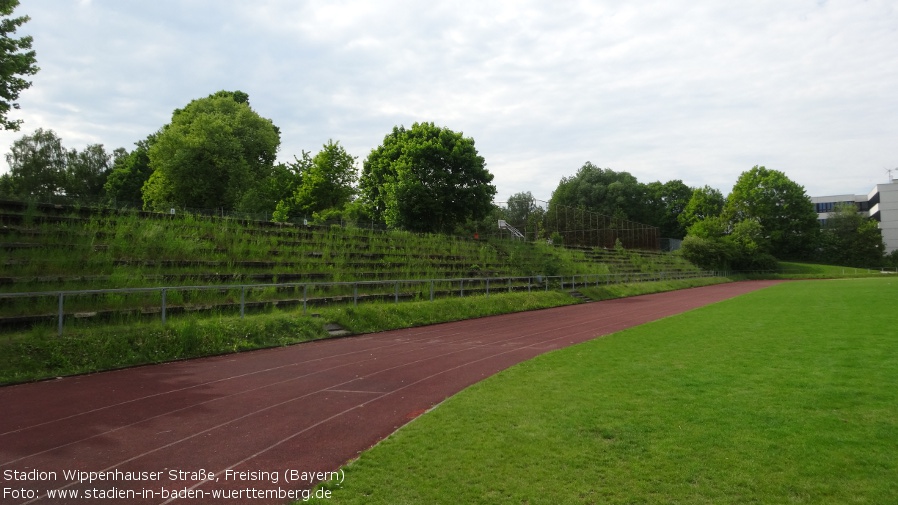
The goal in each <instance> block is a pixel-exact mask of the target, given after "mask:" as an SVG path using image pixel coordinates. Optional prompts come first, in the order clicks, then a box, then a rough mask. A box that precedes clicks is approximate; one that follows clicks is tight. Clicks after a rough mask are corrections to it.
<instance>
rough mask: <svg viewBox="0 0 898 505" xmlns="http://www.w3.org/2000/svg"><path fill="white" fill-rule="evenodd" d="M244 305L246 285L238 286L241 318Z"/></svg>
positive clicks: (241, 317)
mask: <svg viewBox="0 0 898 505" xmlns="http://www.w3.org/2000/svg"><path fill="white" fill-rule="evenodd" d="M245 305H246V286H240V319H243V307H244V306H245Z"/></svg>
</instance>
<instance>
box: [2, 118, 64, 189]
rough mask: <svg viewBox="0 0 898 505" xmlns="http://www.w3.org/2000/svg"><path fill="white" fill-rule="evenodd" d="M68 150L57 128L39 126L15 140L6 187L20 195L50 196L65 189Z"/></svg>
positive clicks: (9, 155) (8, 157)
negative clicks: (54, 129) (56, 130)
mask: <svg viewBox="0 0 898 505" xmlns="http://www.w3.org/2000/svg"><path fill="white" fill-rule="evenodd" d="M67 157H68V153H67V151H66V149H65V148H64V147H63V146H62V139H60V138H59V136H57V135H56V132H54V131H53V130H44V129H42V128H38V129H37V130H35V132H34V133H33V134H31V135H23V136H22V138H20V139H18V140H16V141H14V142H13V144H12V146H11V147H10V152H9V153H8V154H7V155H6V163H7V164H8V165H9V182H8V183H7V185H8V188H7V189H6V191H8V192H10V193H11V194H12V195H14V196H17V197H19V198H49V197H52V196H56V195H60V194H63V193H64V192H65V186H66V161H67Z"/></svg>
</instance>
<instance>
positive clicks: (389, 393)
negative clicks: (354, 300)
mask: <svg viewBox="0 0 898 505" xmlns="http://www.w3.org/2000/svg"><path fill="white" fill-rule="evenodd" d="M656 313H664V311H662V312H656ZM609 326H611V325H609ZM550 331H554V330H550ZM587 331H588V330H584V331H583V332H581V333H577V334H576V335H577V336H579V335H581V334H583V333H587ZM564 338H571V335H570V334H565V335H562V336H559V337H555V338H553V339H549V340H541V341H540V342H537V343H534V344H530V345H524V346H520V347H516V348H514V349H509V350H507V351H504V352H498V353H494V354H491V355H489V356H485V357H482V358H479V359H475V360H472V361H468V362H465V363H463V364H460V365H457V366H454V367H452V368H448V369H445V370H441V371H439V372H437V373H434V374H431V375H428V376H426V377H423V378H421V379H418V380H416V381H414V382H410V383H409V384H406V385H404V386H401V387H399V388H396V389H394V390H392V391H389V392H386V393H383V394H381V395H379V396H377V397H376V398H371V399H369V400H366V401H364V402H362V403H359V404H357V405H354V406H352V407H350V408H348V409H346V410H343V411H342V412H338V413H337V414H334V415H332V416H330V417H328V418H326V419H322V420H321V421H318V422H317V423H315V424H312V425H310V426H307V427H305V428H303V429H302V430H299V431H297V432H295V433H293V434H291V435H290V436H288V437H285V438H282V439H281V440H279V441H277V442H275V443H273V444H271V445H269V446H268V447H265V448H264V449H262V450H260V451H258V452H256V453H255V454H252V455H250V456H248V457H246V458H244V459H242V460H240V461H238V462H236V463H233V464H232V465H230V466H228V467H226V468H222V469H221V470H219V471H218V472H214V473H215V475H219V474H224V472H225V471H227V470H232V469H234V468H235V467H237V466H239V465H241V464H243V463H246V462H247V461H250V460H252V459H255V458H257V457H259V456H261V455H262V454H264V453H266V452H268V451H270V450H272V449H274V448H275V447H278V446H280V445H282V444H283V443H285V442H288V441H290V440H292V439H294V438H296V437H298V436H299V435H302V434H303V433H305V432H307V431H309V430H312V429H314V428H317V427H318V426H321V425H323V424H325V423H327V422H329V421H331V420H333V419H336V418H338V417H341V416H343V415H345V414H347V413H349V412H352V411H354V410H357V409H360V408H363V407H365V406H366V405H368V404H370V403H373V402H375V401H377V400H380V399H382V398H386V397H387V396H390V395H393V394H396V393H398V392H400V391H402V390H405V389H408V388H410V387H412V386H414V385H417V384H420V383H422V382H424V381H427V380H430V379H433V378H434V377H437V376H439V375H443V374H446V373H449V372H453V371H455V370H458V369H461V368H464V367H466V366H470V365H473V364H474V363H479V362H481V361H486V360H489V359H493V358H496V357H498V356H502V355H503V354H509V353H513V352H516V351H520V350H523V349H527V348H530V347H533V346H535V345H537V344H543V343H545V342H551V341H555V340H561V339H564ZM475 348H476V347H475ZM377 373H380V372H377ZM207 482H208V481H200V482H197V483H196V484H194V485H193V486H191V487H189V488H187V489H188V490H191V491H192V490H194V489H196V488H198V487H200V486H202V485H203V484H206V483H207ZM176 499H177V498H170V499H168V500H166V501H164V502H161V503H160V505H166V504H168V503H171V502H172V501H174V500H176Z"/></svg>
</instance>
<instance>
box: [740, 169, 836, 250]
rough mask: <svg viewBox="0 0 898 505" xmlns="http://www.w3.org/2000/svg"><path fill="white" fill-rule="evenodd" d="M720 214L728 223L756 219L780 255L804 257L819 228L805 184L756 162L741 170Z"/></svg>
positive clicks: (772, 246)
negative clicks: (801, 184) (750, 167)
mask: <svg viewBox="0 0 898 505" xmlns="http://www.w3.org/2000/svg"><path fill="white" fill-rule="evenodd" d="M723 215H724V216H725V217H726V219H727V220H728V221H729V222H730V223H731V224H735V223H739V222H741V221H744V220H746V219H750V220H753V221H756V222H757V223H758V224H759V225H760V226H761V228H762V230H763V234H764V235H765V237H766V238H767V240H768V241H769V244H770V252H771V253H772V254H773V255H774V256H776V257H777V258H779V259H806V258H808V257H809V256H810V254H811V253H812V252H813V249H814V245H815V243H816V240H817V233H818V232H819V229H820V227H819V224H818V223H817V212H816V211H815V210H814V204H813V203H811V199H810V198H809V197H808V196H807V194H806V193H805V190H804V187H802V186H800V185H798V184H796V183H795V182H793V181H792V180H791V179H789V178H788V177H786V174H784V173H783V172H780V171H777V170H769V169H767V168H765V167H762V166H755V167H754V168H752V169H751V170H749V171H746V172H743V173H742V175H740V176H739V179H738V180H737V181H736V185H735V186H733V191H732V192H731V193H730V195H729V197H727V202H726V206H725V207H724V211H723Z"/></svg>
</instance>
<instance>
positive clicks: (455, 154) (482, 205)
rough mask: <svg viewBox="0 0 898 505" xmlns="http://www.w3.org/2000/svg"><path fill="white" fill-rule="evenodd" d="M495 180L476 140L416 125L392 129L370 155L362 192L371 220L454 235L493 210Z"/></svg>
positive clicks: (397, 226) (392, 225)
mask: <svg viewBox="0 0 898 505" xmlns="http://www.w3.org/2000/svg"><path fill="white" fill-rule="evenodd" d="M492 180H493V175H492V174H491V173H489V171H487V169H486V163H485V161H484V159H483V157H482V156H480V155H479V154H478V153H477V149H476V148H475V147H474V139H472V138H470V137H464V136H463V135H462V134H461V133H457V132H454V131H452V130H450V129H448V128H442V127H438V126H436V125H434V124H433V123H415V124H413V125H412V127H411V128H409V129H406V128H405V127H404V126H398V127H394V128H393V131H392V132H391V133H390V134H388V135H387V136H386V137H384V141H383V144H381V145H380V146H379V147H377V148H376V149H374V150H372V151H371V153H370V154H369V155H368V158H367V159H366V160H365V162H364V164H363V169H362V175H361V178H360V180H359V188H360V192H361V197H362V200H363V201H364V203H365V205H366V208H367V210H368V213H369V214H370V215H371V217H373V218H374V219H376V220H379V221H382V222H384V223H386V224H387V225H388V226H390V227H394V228H404V229H407V230H412V231H420V232H451V231H453V230H454V229H455V227H456V226H458V225H460V224H462V223H465V222H466V221H468V220H478V219H480V218H482V217H484V216H486V215H487V214H488V213H489V212H490V211H491V210H492V199H493V196H494V195H495V194H496V187H495V186H493V185H492V184H491V183H492Z"/></svg>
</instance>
